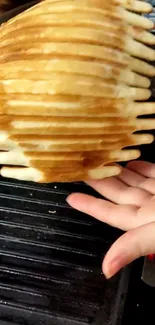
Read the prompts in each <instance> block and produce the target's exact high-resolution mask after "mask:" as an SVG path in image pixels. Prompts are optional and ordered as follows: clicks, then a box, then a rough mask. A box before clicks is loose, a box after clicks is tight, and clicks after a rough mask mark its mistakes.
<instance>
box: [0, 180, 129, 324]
mask: <svg viewBox="0 0 155 325" xmlns="http://www.w3.org/2000/svg"><path fill="white" fill-rule="evenodd" d="M72 190H73V191H74V190H76V191H81V190H82V191H86V192H89V191H90V190H88V188H87V187H86V186H82V185H81V184H78V183H77V184H75V185H71V184H61V185H59V184H52V185H50V186H49V185H48V186H45V185H44V186H43V185H42V186H38V185H37V186H36V185H33V184H32V185H31V184H30V185H28V184H24V183H18V182H16V183H15V182H14V183H9V182H3V181H0V323H1V324H3V323H2V321H5V322H6V324H7V325H9V322H10V323H11V324H24V325H25V324H26V325H34V324H35V323H36V322H39V324H47V325H48V324H74V322H75V324H87V323H91V324H103V321H104V324H109V322H110V324H112V325H115V323H113V322H112V323H111V321H112V320H113V317H114V311H115V312H117V313H119V312H120V310H117V309H119V308H121V304H120V303H121V300H120V298H121V294H124V292H121V291H120V290H122V289H120V278H119V276H118V277H116V278H114V279H113V280H112V281H110V282H106V281H105V279H104V276H103V275H102V274H101V261H102V257H103V256H104V254H105V252H106V251H107V249H108V247H109V245H110V243H111V242H112V241H113V240H114V239H115V238H116V237H117V236H118V232H117V231H116V230H113V229H112V228H109V227H107V226H105V225H103V224H101V223H99V222H97V221H95V220H93V219H91V218H89V217H87V216H85V215H83V214H81V213H79V212H76V211H73V210H72V209H71V208H69V207H68V206H67V204H66V203H65V197H66V195H67V193H68V192H70V191H72ZM122 276H123V273H122ZM123 290H124V291H125V290H126V288H125V287H124V288H123ZM118 294H119V298H118V297H117V295H118ZM116 303H117V306H116ZM5 322H4V324H5Z"/></svg>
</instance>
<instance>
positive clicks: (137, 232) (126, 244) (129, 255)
mask: <svg viewBox="0 0 155 325" xmlns="http://www.w3.org/2000/svg"><path fill="white" fill-rule="evenodd" d="M152 253H155V222H153V223H149V224H147V225H145V226H142V227H139V228H136V229H134V230H131V231H129V232H128V233H126V234H124V235H123V236H121V237H120V238H119V239H118V240H117V241H116V242H115V243H114V244H113V245H112V246H111V248H110V250H109V252H108V253H107V255H106V257H105V259H104V261H103V266H102V267H103V273H104V274H105V276H106V277H107V278H110V277H112V276H113V275H114V274H115V273H117V272H118V271H119V270H120V269H121V268H122V267H124V266H125V265H127V264H129V263H130V262H132V261H133V260H135V259H136V258H138V257H140V256H146V255H148V254H152Z"/></svg>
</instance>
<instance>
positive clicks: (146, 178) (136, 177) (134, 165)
mask: <svg viewBox="0 0 155 325" xmlns="http://www.w3.org/2000/svg"><path fill="white" fill-rule="evenodd" d="M88 185H90V186H91V187H92V188H94V189H95V190H96V191H97V192H99V193H100V194H101V195H103V196H104V197H105V198H106V199H108V200H110V201H107V200H105V199H97V198H95V197H93V196H89V195H86V194H81V193H74V194H71V195H70V196H69V197H68V198H67V202H68V203H69V204H70V205H71V206H72V207H73V208H75V209H77V210H79V211H82V212H84V213H87V214H89V215H90V216H92V217H94V218H96V219H98V220H100V221H103V222H105V223H107V224H109V225H111V226H114V227H117V228H120V229H122V230H125V231H126V232H125V234H124V235H123V236H121V237H120V238H119V239H118V240H117V241H116V242H115V243H114V244H113V245H112V246H111V248H110V250H109V251H108V253H107V254H106V256H105V258H104V261H103V265H102V270H103V273H104V274H105V276H106V277H107V278H110V277H112V276H113V275H114V274H115V273H117V272H118V271H119V270H120V269H121V268H122V267H124V266H125V265H127V264H129V263H130V262H132V261H133V260H135V259H137V258H138V257H140V256H146V255H148V254H152V253H155V164H152V163H148V162H143V161H135V162H130V163H128V164H127V166H126V167H125V168H122V172H121V174H120V175H119V176H117V177H112V178H107V179H104V180H100V181H90V182H88Z"/></svg>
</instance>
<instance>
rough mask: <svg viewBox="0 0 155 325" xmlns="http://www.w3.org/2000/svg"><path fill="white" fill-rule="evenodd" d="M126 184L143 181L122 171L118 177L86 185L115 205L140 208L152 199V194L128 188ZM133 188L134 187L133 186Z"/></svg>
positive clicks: (134, 174) (130, 173)
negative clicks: (128, 205)
mask: <svg viewBox="0 0 155 325" xmlns="http://www.w3.org/2000/svg"><path fill="white" fill-rule="evenodd" d="M122 180H123V181H125V182H126V183H129V185H130V183H131V185H132V183H133V184H138V183H139V182H142V181H144V180H145V178H144V177H142V176H140V175H137V174H136V173H133V174H132V172H130V171H129V170H127V169H123V171H122V173H121V175H120V176H119V177H117V178H116V177H111V178H107V179H103V180H100V181H89V182H87V184H88V185H90V186H91V187H93V188H94V189H95V190H96V191H97V192H98V193H100V194H102V195H103V196H104V197H106V198H107V199H108V200H110V201H113V202H115V203H117V204H131V205H136V206H141V205H142V204H143V203H144V202H146V200H148V199H149V198H151V197H152V194H150V193H148V192H147V191H145V190H142V189H139V188H134V187H129V186H128V185H127V184H125V183H123V182H122ZM134 186H135V185H134Z"/></svg>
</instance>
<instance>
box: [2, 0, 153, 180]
mask: <svg viewBox="0 0 155 325" xmlns="http://www.w3.org/2000/svg"><path fill="white" fill-rule="evenodd" d="M128 7H129V3H128V2H127V1H126V0H112V1H109V2H107V1H106V0H102V1H101V0H81V1H80V0H61V1H60V0H53V1H52V0H45V1H44V2H42V3H40V4H38V5H37V6H34V7H33V8H31V9H29V10H28V11H26V12H25V13H23V14H20V15H19V16H17V17H16V18H14V19H12V20H11V21H9V22H8V23H6V24H4V25H2V27H1V29H0V102H1V106H0V130H1V131H0V149H1V150H2V152H0V162H1V164H4V165H15V166H23V168H20V169H18V167H16V168H10V169H9V168H4V169H2V172H1V173H2V175H3V176H8V177H15V178H18V179H24V180H33V181H37V182H52V181H76V180H85V179H89V178H95V179H99V178H102V177H108V176H112V175H115V174H118V173H119V168H118V167H116V166H111V164H112V163H113V162H116V161H126V160H130V159H136V158H137V157H138V156H139V151H137V150H127V149H126V150H122V149H123V148H125V147H128V146H134V145H135V146H137V145H139V144H145V143H150V142H151V141H153V138H152V136H150V135H134V134H133V133H134V132H135V131H137V130H138V131H139V130H145V129H146V130H147V129H151V128H152V125H153V123H154V120H153V121H152V120H145V119H144V120H140V121H139V120H138V119H137V116H138V115H139V114H141V112H142V114H143V113H144V114H145V112H148V113H149V112H150V113H153V112H155V105H154V104H151V105H150V104H148V105H147V106H146V103H144V102H142V101H145V100H147V98H148V97H149V96H150V91H149V90H148V89H147V88H148V87H149V85H150V81H149V79H148V78H147V76H148V75H153V73H154V74H155V72H154V71H153V72H152V70H151V68H150V65H149V64H146V63H145V62H144V60H146V59H147V60H150V61H151V60H154V59H155V51H154V50H152V49H150V48H149V47H148V46H147V44H152V43H153V42H155V37H154V36H150V34H149V33H148V32H147V31H146V30H147V29H148V28H150V27H151V26H152V23H150V22H149V20H148V19H146V18H143V17H140V16H139V15H137V14H134V13H131V12H128V11H127V10H126V8H128ZM131 8H134V10H135V12H136V11H137V12H140V10H141V11H142V12H144V11H146V12H148V11H149V10H150V9H149V8H150V7H149V6H146V7H145V5H143V3H142V4H141V6H139V3H137V2H136V1H131V3H130V9H131ZM140 8H141V9H140ZM145 44H146V45H145ZM135 57H136V59H135ZM144 75H145V76H146V77H144ZM137 100H138V101H141V102H142V103H141V104H139V103H137V102H136V101H137ZM139 105H141V106H139ZM109 164H110V166H109ZM26 167H27V168H26Z"/></svg>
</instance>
